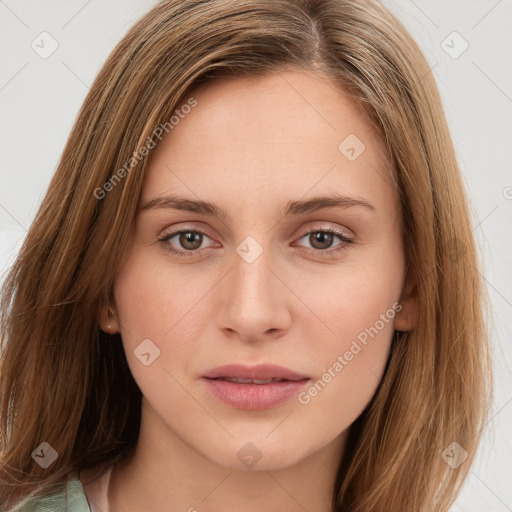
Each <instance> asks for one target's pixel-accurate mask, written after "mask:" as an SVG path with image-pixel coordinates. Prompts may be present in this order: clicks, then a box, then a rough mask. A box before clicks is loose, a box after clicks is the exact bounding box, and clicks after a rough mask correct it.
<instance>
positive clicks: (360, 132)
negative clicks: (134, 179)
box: [141, 71, 394, 201]
mask: <svg viewBox="0 0 512 512" xmlns="http://www.w3.org/2000/svg"><path fill="white" fill-rule="evenodd" d="M190 98H193V99H194V100H195V101H196V102H197V104H196V105H195V106H194V108H193V109H186V110H183V111H182V112H181V115H180V116H179V122H178V123H177V124H175V125H174V126H173V128H172V130H171V131H170V132H169V133H168V134H167V135H165V136H164V137H163V139H162V141H161V142H159V144H158V145H157V147H156V148H155V149H154V150H153V153H152V155H151V162H150V165H149V168H148V171H147V175H146V179H145V184H144V187H143V194H142V198H141V200H142V201H147V200H149V199H151V198H152V197H154V196H155V195H160V194H163V193H164V192H170V191H172V192H179V193H189V194H190V193H192V194H193V195H196V196H201V199H205V200H209V199H211V200H214V199H216V200H220V199H219V198H220V197H222V198H225V199H226V200H228V199H229V196H230V194H232V192H233V191H235V190H236V191H237V192H238V194H239V195H238V199H240V198H241V197H242V195H243V198H244V201H253V200H256V201H257V200H258V199H257V197H258V196H259V197H260V199H259V200H261V197H262V195H263V196H265V197H276V198H277V197H278V196H281V195H283V194H284V196H286V199H290V198H292V196H293V198H298V197H303V196H304V195H305V194H307V193H308V189H309V190H311V192H312V193H313V192H314V194H317V193H324V192H327V191H332V190H334V189H335V190H336V191H339V192H344V193H345V192H346V193H352V195H356V196H363V195H365V194H366V195H373V196H379V197H380V198H381V200H382V201H389V200H390V199H391V200H393V198H392V196H393V195H394V191H393V187H392V186H391V178H390V176H389V170H388V169H389V158H388V154H387V151H386V149H385V145H384V143H383V140H382V138H381V136H380V134H379V133H378V132H377V131H376V129H375V127H374V126H373V125H372V124H371V123H370V121H369V120H368V119H367V118H366V117H365V116H364V114H363V112H362V111H361V109H360V108H359V107H358V105H357V104H355V103H354V102H353V100H351V99H350V98H349V97H348V96H347V95H346V94H345V92H344V91H343V89H342V88H341V87H340V86H339V85H337V84H334V83H333V82H331V81H330V80H328V79H327V78H325V77H319V76H316V75H312V74H311V73H306V72H300V71H286V72H284V71H283V72H279V73H273V74H269V75H266V76H263V77H229V78H222V79H217V80H213V81H211V82H207V83H204V84H201V85H200V86H198V87H196V88H195V89H193V90H192V91H191V92H190V94H189V95H188V96H187V98H185V100H184V101H183V102H182V105H184V104H185V103H186V102H187V100H188V99H190ZM177 110H178V113H180V107H179V106H178V107H177ZM185 112H187V113H185ZM386 189H387V190H386ZM284 196H283V197H284ZM231 200H233V198H232V199H231Z"/></svg>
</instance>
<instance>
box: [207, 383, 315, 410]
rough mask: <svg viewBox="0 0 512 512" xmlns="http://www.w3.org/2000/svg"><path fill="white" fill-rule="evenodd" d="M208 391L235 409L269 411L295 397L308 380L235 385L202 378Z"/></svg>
mask: <svg viewBox="0 0 512 512" xmlns="http://www.w3.org/2000/svg"><path fill="white" fill-rule="evenodd" d="M203 380H204V382H205V383H206V385H207V387H208V389H209V391H210V392H211V393H212V394H213V395H215V396H216V397H217V398H219V399H220V400H222V401H223V402H224V403H226V404H228V405H231V406H232V407H236V408H237V409H249V410H260V409H269V408H270V407H274V406H275V405H278V404H281V403H283V402H286V401H287V400H289V399H290V398H291V397H292V396H295V395H297V394H298V393H299V391H300V390H301V389H302V388H303V387H304V386H305V385H306V384H307V382H308V380H309V379H303V380H297V381H294V380H284V381H277V382H270V383H269V384H237V383H236V382H230V381H227V380H220V379H208V378H203Z"/></svg>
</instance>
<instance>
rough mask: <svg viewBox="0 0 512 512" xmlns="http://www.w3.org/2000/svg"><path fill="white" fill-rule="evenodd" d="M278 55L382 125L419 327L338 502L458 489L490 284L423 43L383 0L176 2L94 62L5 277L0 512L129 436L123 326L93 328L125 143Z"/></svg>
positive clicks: (119, 204)
mask: <svg viewBox="0 0 512 512" xmlns="http://www.w3.org/2000/svg"><path fill="white" fill-rule="evenodd" d="M288 68H289V69H292V68H293V69H302V70H305V71H307V72H313V73H323V74H324V75H326V76H328V77H330V78H331V79H332V80H333V81H334V82H335V83H337V84H339V86H340V87H343V88H344V90H345V91H347V92H348V93H349V94H350V95H351V97H352V98H353V100H354V101H355V102H357V103H358V104H359V105H360V107H361V112H363V113H364V115H365V116H367V117H368V119H369V120H371V122H372V123H373V124H374V125H375V127H376V128H377V129H378V130H379V132H380V133H381V134H382V137H383V140H385V143H386V145H387V148H388V150H389V153H390V155H391V157H392V167H393V168H392V175H393V178H394V182H395V186H396V188H397V192H398V194H399V197H400V201H401V208H402V219H403V237H404V244H405V245H404V246H405V252H406V255H405V256H406V261H407V264H408V268H409V271H410V272H411V273H412V275H414V276H415V280H416V283H417V290H418V298H419V306H420V314H419V324H418V326H417V327H416V328H415V329H414V330H412V331H410V332H408V333H403V332H396V333H395V339H394V343H393V346H392V351H391V354H390V358H389V361H388V366H387V370H386V373H385V376H384V378H383V380H382V382H381V384H380V386H379V389H378V391H377V393H376V395H375V396H374V398H373V400H372V402H371V403H370V404H369V406H368V407H367V409H366V410H365V411H364V413H363V414H362V415H361V416H360V418H358V420H357V421H356V422H355V423H354V424H353V425H352V426H351V429H350V442H349V444H348V448H347V450H346V453H345V454H344V456H343V460H342V461H340V468H339V472H338V478H337V484H336V488H335V490H334V494H333V510H335V511H341V510H350V511H351V512H362V511H364V512H371V511H374V512H375V511H389V510H407V511H412V510H414V511H416V512H420V511H427V510H428V511H432V510H436V511H447V510H448V508H449V506H450V505H451V503H452V502H453V501H454V499H455V497H456V495H457V493H458V491H459V488H460V485H461V483H462V481H463V480H464V478H465V477H466V476H467V473H468V471H469V467H470V464H471V462H472V460H473V458H474V455H475V452H476V449H477V446H478V443H479V439H480V435H481V431H482V428H483V425H484V423H485V418H486V415H487V411H488V404H489V398H490V393H491V381H490V369H489V368H490V366H489V357H488V354H487V332H486V327H485V321H484V309H483V306H484V305H485V302H484V301H483V299H484V297H485V295H484V292H485V290H484V288H483V286H482V283H481V280H480V275H479V270H478V269H479V268H480V262H479V260H478V255H477V253H476V249H475V243H474V239H473V236H472V233H471V220H470V215H469V210H468V205H467V200H466V196H465V192H464V187H463V183H462V180H461V176H460V170H459V166H458V163H457V160H456V156H455V151H454V147H453V145H452V140H451V137H450V133H449V129H448V126H447V122H446V118H445V114H444V111H443V107H442V102H441V99H440V95H439V93H438V89H437V86H436V83H435V79H434V77H433V76H432V73H431V72H430V68H429V65H428V63H427V61H426V60H425V58H424V56H423V55H422V53H421V51H420V49H419V47H418V45H417V44H416V42H415V41H414V40H413V39H412V37H411V36H410V35H409V33H408V32H407V30H406V28H405V27H404V26H403V25H402V23H401V22H400V21H399V20H397V19H396V18H395V17H394V16H393V15H392V14H391V13H390V12H389V11H388V10H387V9H386V8H385V7H383V6H382V5H381V4H380V3H378V2H377V0H309V1H306V0H302V1H298V0H236V1H234V0H210V1H200V0H170V1H163V2H160V3H159V4H158V5H156V6H155V7H154V8H153V9H152V10H151V11H149V12H148V13H147V14H146V15H144V16H143V17H142V18H141V19H140V20H139V21H138V22H137V23H136V24H135V25H134V26H133V27H132V28H131V29H130V30H129V32H128V33H127V35H126V36H125V37H124V38H123V39H122V40H121V41H120V42H119V44H118V45H117V46H116V47H115V49H114V50H113V52H112V53H111V55H110V56H109V58H108V59H107V61H106V63H105V64H104V66H103V67H102V69H101V70H100V72H99V74H98V76H97V77H96V79H95V81H94V83H93V85H92V87H91V89H90V91H89V93H88V95H87V98H86V99H85V102H84V104H83V106H82V108H81V110H80V112H79V115H78V117H77V120H76V122H75V125H74V127H73V129H72V132H71V134H70V136H69V139H68V142H67V144H66V147H65V149H64V152H63V154H62V157H61V160H60V162H59V165H58V168H57V170H56V172H55V175H54V177H53V179H52V181H51V183H50V185H49V188H48V191H47V193H46V196H45V198H44V200H43V202H42V204H41V206H40V209H39V211H38V213H37V216H36V218H35V220H34V222H33V224H32V226H31V228H30V230H29V233H28V235H27V237H26V239H25V241H24V243H23V246H22V248H21V250H20V252H19V255H18V257H17V259H16V261H15V263H14V265H13V266H12V269H11V270H10V273H9V274H8V276H7V279H6V280H5V283H4V286H3V288H2V296H1V328H0V342H1V345H0V349H1V362H0V370H1V371H0V392H1V397H0V414H1V418H0V436H1V437H0V442H1V444H0V448H1V453H0V507H1V508H2V510H6V509H8V508H10V507H13V506H14V505H15V504H16V503H17V502H20V503H21V500H22V498H28V497H31V496H33V495H44V494H47V493H48V492H49V491H50V490H51V491H53V490H54V489H57V488H61V487H62V486H63V484H64V483H65V482H66V480H67V478H68V476H69V474H70V472H71V471H75V470H79V469H85V468H88V467H93V466H96V465H97V464H99V463H114V462H115V461H116V460H118V459H119V458H120V457H122V456H123V455H125V454H126V453H128V452H129V451H130V450H133V449H134V447H135V445H136V443H137V438H138V429H139V421H140V403H141V393H140V390H139V388H138V386H137V385H136V383H135V381H134V380H133V377H132V376H131V373H130V371H129V368H128V365H127V362H126V358H125V355H124V352H123V347H122V343H121V339H120V336H119V335H118V334H116V335H112V336H110V335H108V334H106V333H104V332H103V331H101V330H100V329H99V327H98V315H99V312H100V309H101V308H102V307H104V306H105V305H106V304H109V301H110V299H111V298H112V296H111V292H112V286H113V283H114V280H115V278H116V275H117V272H118V269H119V268H120V265H121V262H122V259H123V256H124V255H125V254H126V251H127V248H128V245H129V242H130V240H131V235H132V232H133V223H134V220H135V216H136V210H137V204H138V200H139V196H140V192H141V187H142V183H143V179H144V175H145V171H146V168H147V165H148V162H149V161H150V155H149V154H148V155H146V156H144V157H140V158H139V157H138V158H137V159H134V156H133V155H134V154H136V153H137V151H138V149H139V148H141V147H143V146H144V145H145V143H146V141H147V140H148V138H152V137H154V131H155V128H157V127H158V126H161V125H164V124H165V123H168V122H169V119H170V118H171V116H172V115H173V112H174V111H175V110H176V109H177V107H178V106H179V105H180V104H181V103H182V102H183V101H186V100H187V98H188V94H189V92H190V91H191V90H192V88H193V87H194V86H196V85H198V84H199V83H202V82H205V81H207V80H214V79H215V77H220V76H226V75H235V76H236V75H240V76H241V75H244V76H249V75H251V76H262V75H264V74H266V73H271V72H274V73H275V72H280V71H282V70H284V69H288ZM171 136H172V135H171ZM139 156H140V155H139ZM130 159H132V160H130ZM127 162H131V163H130V165H129V167H128V169H129V172H128V171H126V169H127V168H126V163H127ZM123 168H125V171H126V172H124V173H122V172H120V169H123ZM120 175H122V176H120ZM119 178H121V179H119ZM114 180H115V183H114ZM106 183H111V186H110V187H107V188H108V193H103V192H101V190H106V189H105V188H104V187H105V186H106V185H105V184H106ZM98 191H100V192H101V193H100V192H98ZM99 196H101V197H99ZM43 442H46V443H48V444H49V445H50V446H51V447H52V448H53V449H54V450H55V451H56V452H57V454H58V456H57V458H56V460H55V461H54V462H53V463H52V464H51V465H50V466H49V467H48V468H46V469H44V468H42V467H40V466H39V465H38V464H37V463H36V462H35V460H34V458H33V457H32V453H33V452H34V450H36V449H37V448H38V446H40V445H41V443H43ZM454 442H456V443H458V445H460V447H462V449H463V450H465V452H467V454H468V457H467V460H466V461H465V462H464V463H462V464H461V465H460V466H458V467H457V468H454V467H452V465H450V464H448V463H447V462H445V457H443V456H442V454H443V452H444V451H445V450H446V449H447V448H449V447H450V446H451V445H452V443H454Z"/></svg>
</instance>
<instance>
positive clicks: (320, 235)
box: [309, 231, 334, 250]
mask: <svg viewBox="0 0 512 512" xmlns="http://www.w3.org/2000/svg"><path fill="white" fill-rule="evenodd" d="M333 240H334V235H333V234H332V233H328V232H327V231H313V232H312V233H310V234H309V242H310V243H311V246H312V247H313V248H314V249H319V250H325V249H329V247H331V245H332V243H333Z"/></svg>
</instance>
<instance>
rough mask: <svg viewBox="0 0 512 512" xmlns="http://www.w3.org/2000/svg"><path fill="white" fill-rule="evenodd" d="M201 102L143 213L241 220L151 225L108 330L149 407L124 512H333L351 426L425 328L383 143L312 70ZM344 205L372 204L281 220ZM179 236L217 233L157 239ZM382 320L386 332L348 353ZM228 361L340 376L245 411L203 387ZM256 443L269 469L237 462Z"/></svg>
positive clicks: (151, 184) (155, 218) (167, 144)
mask: <svg viewBox="0 0 512 512" xmlns="http://www.w3.org/2000/svg"><path fill="white" fill-rule="evenodd" d="M189 96H193V97H194V98H195V99H196V100H197V102H198V103H197V106H196V107H195V108H194V109H193V110H192V111H191V112H190V114H188V115H187V116H185V117H184V118H183V119H181V120H180V122H179V124H178V125H176V126H175V127H174V128H173V130H172V131H171V132H170V134H169V135H168V136H166V137H164V138H163V140H162V141H161V142H160V143H159V145H158V146H157V148H155V149H154V150H153V152H152V155H151V161H150V165H149V168H148V172H147V175H146V177H145V182H144V187H143V191H142V196H141V202H140V204H141V205H143V204H145V203H147V202H148V201H150V200H152V199H154V198H155V197H161V196H165V195H169V194H171V193H172V194H175V195H179V196H183V197H185V198H187V199H190V200H191V201H198V200H202V201H208V202H211V203H215V204H216V205H217V206H218V207H219V208H222V209H223V210H225V211H226V213H227V217H226V218H225V219H223V218H221V217H217V216H212V215H206V214H205V213H198V212H190V211H178V210H173V209H169V208H152V209H146V210H142V211H140V212H139V214H138V217H137V222H136V227H135V233H134V238H133V242H132V245H131V247H130V249H129V251H128V254H127V255H126V257H125V259H124V260H123V264H122V268H121V271H120V273H119V275H118V276H117V278H116V281H115V287H114V298H115V302H114V303H113V304H112V308H113V313H114V318H112V317H110V318H107V317H102V318H101V319H100V325H101V327H102V328H103V329H104V330H106V331H108V330H109V329H108V328H107V324H110V325H111V329H110V330H111V332H120V333H121V336H122V340H123V345H124V348H125V352H126V355H127V359H128V363H129V365H130V369H131V371H132V373H133V376H134V378H135V380H136V382H137V384H138V386H139V387H140V389H141V391H142V394H143V401H142V421H141V430H140V436H139V441H138V445H137V449H136V452H135V455H134V457H133V458H132V459H130V460H128V461H127V462H125V463H123V464H119V465H117V466H116V467H115V470H114V472H113V474H112V480H111V487H110V492H109V494H110V496H109V506H110V512H118V511H123V512H131V511H140V510H155V511H164V510H167V511H169V510H182V511H187V510H190V509H192V507H193V508H195V509H196V510H197V511H198V512H203V511H204V512H206V511H208V512H220V511H221V510H241V511H243V512H257V511H258V512H260V511H261V510H265V511H269V512H277V511H280V512H282V511H290V512H291V511H294V512H295V511H304V510H308V511H309V512H325V511H326V510H330V509H331V496H332V492H333V486H334V479H335V475H336V471H337V468H338V464H339V461H340V457H341V455H342V453H343V449H344V445H345V440H346V434H347V429H348V428H349V426H350V425H351V424H352V423H353V422H354V420H356V418H357V417H358V416H359V415H360V414H361V412H362V411H363V410H364V408H365V407H366V406H367V405H368V403H369V402H370V400H371V398H372V397H373V395H374V393H375V391H376V389H377V386H378V384H379V382H380V379H381V376H382V374H383V371H384V367H385V364H386V361H387V358H388V355H389V350H390V346H391V341H392V337H393V334H394V330H395V329H397V330H401V331H407V330H410V329H411V328H413V327H414V325H415V322H416V315H417V310H416V302H415V295H414V286H413V283H412V282H411V280H410V279H409V278H407V277H406V272H405V261H404V250H403V245H402V238H401V230H400V229H401V228H400V210H399V201H398V196H397V193H396V191H395V190H394V189H393V187H392V186H391V183H392V181H391V178H390V177H389V174H387V173H389V168H388V167H389V161H388V158H387V154H386V152H385V146H384V145H383V142H382V140H381V139H380V137H379V135H378V134H377V133H376V132H375V128H374V127H373V126H372V125H371V124H370V123H369V121H368V120H367V119H366V118H365V117H364V116H363V115H362V113H361V111H359V110H358V108H357V107H356V106H355V104H353V103H352V102H351V100H349V99H348V98H347V97H346V96H345V94H344V92H343V90H341V89H340V87H339V86H335V85H334V84H332V83H330V82H329V81H328V80H327V79H326V78H319V77H317V76H314V75H312V74H311V73H305V72H298V71H286V72H282V73H281V74H279V73H276V74H271V75H267V76H265V77H263V78H252V79H251V78H241V77H237V78H230V79H222V80H217V81H214V82H211V83H209V84H203V85H201V86H200V87H199V88H197V89H195V90H194V91H193V92H192V93H191V94H190V95H189ZM352 133H353V134H355V135H356V136H357V137H358V138H359V139H360V140H361V141H362V142H363V143H364V145H365V150H364V151H363V152H362V153H361V154H360V155H359V156H358V157H357V158H356V159H355V160H353V161H350V160H349V159H347V158H346V156H345V155H344V154H342V153H341V151H340V150H339V149H338V146H339V145H340V142H342V141H343V140H344V139H345V138H346V137H347V136H348V135H349V134H352ZM134 172H136V171H134ZM334 193H336V194H338V195H343V196H349V197H351V198H356V199H357V200H360V201H364V202H366V203H368V204H369V205H371V207H370V206H365V205H364V204H352V205H347V204H345V205H341V206H340V205H338V206H331V207H329V208H323V209H319V210H316V211H309V212H299V213H289V214H288V215H286V216H283V214H282V210H283V209H284V208H285V207H286V205H287V203H288V202H289V201H307V200H310V199H312V198H315V197H319V196H332V195H333V194H334ZM180 229H182V230H184V231H185V232H190V231H192V232H196V233H197V231H199V232H204V233H206V235H203V236H201V235H200V234H196V237H197V240H198V243H197V244H196V245H194V244H193V242H191V241H189V242H188V244H187V239H186V238H184V237H181V238H180V236H179V235H176V236H172V237H168V239H167V241H160V240H159V239H160V238H163V236H164V235H166V234H171V232H172V231H179V230H180ZM326 229H335V230H337V231H340V232H341V233H342V234H343V235H345V236H347V237H351V238H353V239H354V242H353V243H347V242H345V241H343V240H342V239H340V238H339V237H338V236H337V235H334V236H332V238H329V236H328V234H325V233H324V231H325V230H326ZM310 232H313V233H318V232H320V236H318V234H317V237H316V238H315V237H314V236H313V234H311V235H310V234H309V233H310ZM322 233H324V238H322V236H321V234H322ZM248 236H251V237H253V238H254V239H255V240H256V241H257V243H258V244H259V246H260V247H261V248H262V250H263V251H262V252H261V254H260V255H259V256H258V257H257V258H256V259H255V260H254V261H251V262H250V263H249V262H247V261H246V260H245V259H244V258H243V257H241V256H240V255H239V253H238V252H237V247H239V246H240V244H241V243H242V242H243V241H244V240H245V239H246V237H248ZM188 240H193V238H191V237H189V239H188ZM180 242H181V243H180ZM242 246H243V247H244V245H243V244H242ZM169 247H171V248H173V249H175V250H177V251H180V252H182V253H186V252H187V251H188V252H189V253H192V254H193V255H192V256H187V257H179V256H177V255H175V254H172V253H170V252H168V251H166V248H169ZM245 247H246V248H247V246H245ZM340 247H343V250H340V251H336V249H339V248H340ZM194 249H195V251H194ZM250 250H251V251H254V250H255V249H254V246H252V248H251V249H250ZM322 251H323V252H322ZM397 302H399V303H400V304H401V310H400V311H396V312H395V311H394V310H393V304H395V303H397ZM390 311H392V312H393V314H392V317H391V314H390V313H389V312H390ZM386 312H388V313H386ZM382 315H387V316H386V320H387V321H381V322H380V323H379V324H378V329H377V330H378V333H377V334H376V335H375V334H374V335H373V337H368V342H367V344H366V345H363V344H361V343H359V345H360V346H361V347H362V349H361V350H360V351H359V352H357V354H356V355H353V357H350V356H347V357H345V356H344V354H346V353H347V351H350V347H351V344H352V342H353V341H354V340H357V339H358V338H357V337H358V335H361V333H362V332H363V331H365V329H366V328H370V327H372V326H375V325H377V324H376V322H377V321H378V320H379V319H382V318H383V316H382ZM380 325H382V328H381V327H380ZM144 339H150V340H151V341H152V343H153V344H154V345H155V346H157V347H158V349H159V350H160V355H159V357H158V358H156V359H155V360H154V362H152V363H151V364H150V365H148V366H145V365H144V364H142V363H141V361H140V360H139V358H138V357H136V355H135V354H134V350H136V349H137V347H138V346H139V344H140V343H141V341H142V340H144ZM359 339H360V338H359ZM340 355H341V356H342V357H343V361H344V364H343V369H342V370H341V371H337V370H334V373H333V370H332V368H333V363H335V362H336V361H339V359H337V358H338V356H340ZM349 358H350V359H349ZM230 363H243V364H245V365H249V366H251V365H256V364H259V363H273V364H277V365H281V366H284V367H287V368H289V369H291V370H294V371H295V372H299V373H301V374H304V375H306V376H308V377H309V378H310V380H309V381H308V383H307V385H306V386H305V387H304V390H305V391H308V389H310V388H311V386H312V384H314V383H315V382H317V381H318V380H319V379H322V378H323V377H322V376H323V375H325V373H326V371H327V369H329V368H331V373H330V375H331V379H327V377H324V381H325V380H326V379H327V380H329V382H328V383H327V384H326V385H325V387H323V388H322V389H321V391H319V392H318V393H317V394H316V395H314V396H311V395H308V396H309V398H310V400H309V401H307V400H304V395H302V396H303V402H302V403H301V402H300V401H299V400H298V396H293V397H292V398H290V399H288V400H286V401H285V402H283V403H280V404H278V405H275V406H273V407H269V408H266V409H263V410H244V409H239V408H236V407H233V406H231V405H228V404H226V403H224V402H222V401H220V400H219V399H218V398H217V397H216V396H214V395H212V393H211V392H210V391H209V389H208V388H207V386H205V383H204V379H203V378H202V377H203V375H204V374H205V372H207V371H209V370H211V369H213V368H215V367H218V366H221V365H225V364H230ZM345 363H346V364H345ZM338 368H339V366H338ZM333 375H335V376H333ZM312 394H314V392H313V391H312ZM304 402H307V403H304ZM247 443H252V445H254V447H256V448H254V447H252V445H250V447H249V448H247V447H246V450H249V452H250V454H252V455H255V456H256V455H259V456H260V457H261V458H259V460H258V461H257V462H256V464H254V465H253V466H252V467H248V466H247V465H246V464H244V462H243V461H242V460H241V458H239V456H237V454H238V452H239V451H240V449H242V447H244V446H245V445H247ZM244 453H245V452H244ZM82 475H83V476H81V479H82V482H84V481H85V480H86V475H87V473H86V472H84V473H82ZM85 490H86V489H85ZM86 493H87V490H86Z"/></svg>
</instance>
